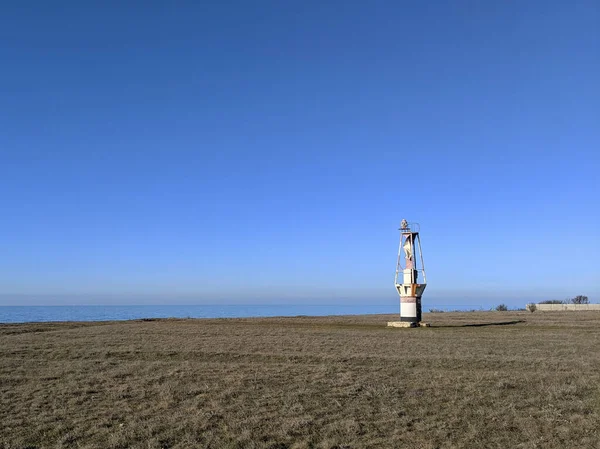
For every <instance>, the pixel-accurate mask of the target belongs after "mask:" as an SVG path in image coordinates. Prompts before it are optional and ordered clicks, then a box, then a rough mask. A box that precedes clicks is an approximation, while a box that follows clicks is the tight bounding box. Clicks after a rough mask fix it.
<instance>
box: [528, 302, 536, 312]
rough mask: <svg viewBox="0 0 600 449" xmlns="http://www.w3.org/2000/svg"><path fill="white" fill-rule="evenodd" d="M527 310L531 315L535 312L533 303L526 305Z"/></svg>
mask: <svg viewBox="0 0 600 449" xmlns="http://www.w3.org/2000/svg"><path fill="white" fill-rule="evenodd" d="M527 310H529V311H530V312H531V313H533V312H535V311H536V310H537V306H536V305H535V304H534V303H531V304H527Z"/></svg>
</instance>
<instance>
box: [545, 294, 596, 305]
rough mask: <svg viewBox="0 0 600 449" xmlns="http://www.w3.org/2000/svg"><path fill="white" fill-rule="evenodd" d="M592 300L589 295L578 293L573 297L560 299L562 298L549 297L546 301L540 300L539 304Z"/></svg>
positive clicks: (573, 302)
mask: <svg viewBox="0 0 600 449" xmlns="http://www.w3.org/2000/svg"><path fill="white" fill-rule="evenodd" d="M589 303H590V300H589V298H588V297H587V296H585V295H577V296H575V297H574V298H571V299H568V298H567V299H565V300H562V301H561V300H560V299H548V300H546V301H540V302H539V303H538V304H589Z"/></svg>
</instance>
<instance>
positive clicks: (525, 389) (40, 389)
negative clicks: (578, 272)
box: [0, 312, 600, 449]
mask: <svg viewBox="0 0 600 449" xmlns="http://www.w3.org/2000/svg"><path fill="white" fill-rule="evenodd" d="M394 318H395V316H392V315H389V316H387V315H366V316H345V317H322V318H321V317H294V318H259V319H256V318H250V319H187V320H174V319H173V320H152V321H142V320H140V321H128V322H102V323H58V324H51V323H39V324H12V325H0V448H2V449H8V448H42V447H44V448H46V447H48V448H63V447H64V448H71V447H72V448H76V447H85V448H126V447H136V448H171V447H178V448H187V447H206V448H273V449H275V448H278V449H283V448H325V449H330V448H394V447H419V448H450V447H453V448H454V447H459V448H460V447H464V448H484V447H485V448H494V447H498V448H568V447H573V448H598V447H600V312H541V313H540V312H535V313H529V312H485V313H438V314H425V318H424V319H425V320H426V321H429V322H430V323H431V324H432V327H430V328H420V329H393V328H386V327H385V323H386V321H388V320H392V319H394ZM474 325H475V326H474Z"/></svg>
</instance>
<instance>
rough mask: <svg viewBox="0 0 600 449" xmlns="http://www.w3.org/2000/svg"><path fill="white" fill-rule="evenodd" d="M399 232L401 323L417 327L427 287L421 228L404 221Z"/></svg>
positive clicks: (398, 270)
mask: <svg viewBox="0 0 600 449" xmlns="http://www.w3.org/2000/svg"><path fill="white" fill-rule="evenodd" d="M399 231H400V246H399V247H398V261H397V263H396V277H395V279H394V284H395V286H396V290H397V291H398V295H399V296H400V321H401V322H406V323H409V324H412V325H415V326H416V325H418V324H419V323H420V322H421V314H422V313H421V296H422V295H423V292H424V291H425V287H426V286H427V277H426V275H425V264H424V262H423V253H422V251H421V237H420V235H419V231H420V227H419V224H418V223H409V222H408V221H406V219H403V220H402V222H401V223H400V229H399ZM420 278H422V279H423V281H422V282H421V281H420Z"/></svg>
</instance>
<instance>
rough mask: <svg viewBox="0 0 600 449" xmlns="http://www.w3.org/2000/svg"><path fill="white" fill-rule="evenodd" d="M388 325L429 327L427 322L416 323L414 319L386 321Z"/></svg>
mask: <svg viewBox="0 0 600 449" xmlns="http://www.w3.org/2000/svg"><path fill="white" fill-rule="evenodd" d="M387 325H388V327H430V326H431V325H430V324H429V323H424V322H422V321H420V322H418V323H416V322H414V321H388V322H387Z"/></svg>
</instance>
